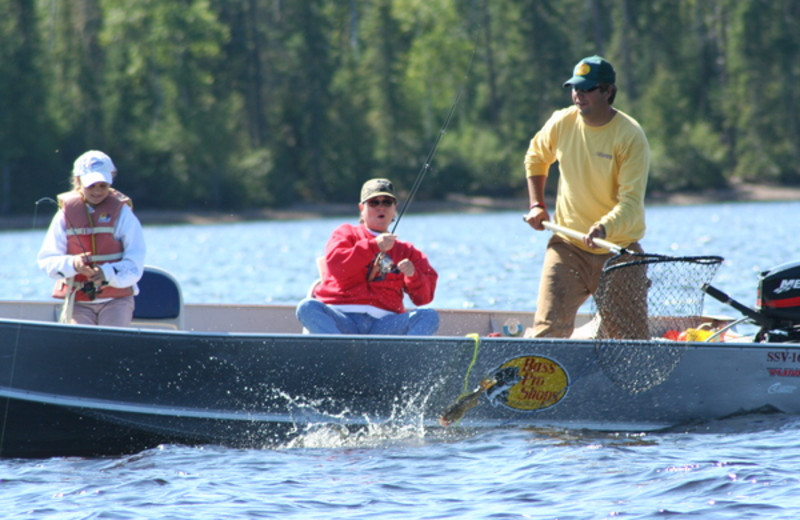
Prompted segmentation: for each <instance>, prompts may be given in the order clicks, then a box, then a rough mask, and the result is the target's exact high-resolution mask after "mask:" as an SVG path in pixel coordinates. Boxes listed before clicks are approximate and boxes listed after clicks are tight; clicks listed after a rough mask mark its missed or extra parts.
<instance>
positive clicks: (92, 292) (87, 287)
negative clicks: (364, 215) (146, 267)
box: [33, 197, 97, 300]
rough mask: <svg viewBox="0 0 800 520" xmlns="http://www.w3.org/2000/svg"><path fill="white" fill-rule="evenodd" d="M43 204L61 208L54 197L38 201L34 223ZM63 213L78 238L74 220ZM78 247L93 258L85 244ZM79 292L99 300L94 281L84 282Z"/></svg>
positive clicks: (91, 298) (79, 242)
mask: <svg viewBox="0 0 800 520" xmlns="http://www.w3.org/2000/svg"><path fill="white" fill-rule="evenodd" d="M42 202H49V203H51V204H53V205H55V206H56V207H57V208H58V207H59V205H58V202H57V201H56V200H55V199H53V198H52V197H42V198H41V199H39V200H37V201H36V203H35V206H36V207H35V209H34V214H33V219H34V222H36V215H37V214H38V212H39V204H40V203H42ZM63 213H64V219H65V220H66V222H67V225H69V227H70V229H72V232H73V233H74V234H75V236H78V230H77V228H76V227H75V225H74V224H73V223H72V219H70V218H69V215H67V212H66V211H64V212H63ZM78 245H79V246H80V247H81V251H83V254H84V255H85V256H86V257H87V259H88V257H89V256H91V255H90V253H89V251H87V250H86V248H85V247H83V242H81V241H80V240H78ZM92 265H93V264H92ZM79 290H80V291H82V292H84V293H86V295H87V296H88V297H89V299H90V300H94V299H95V298H97V285H95V283H94V282H93V281H91V280H87V281H86V282H84V283H83V285H82V286H81V288H80V289H79Z"/></svg>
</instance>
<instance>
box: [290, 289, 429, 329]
mask: <svg viewBox="0 0 800 520" xmlns="http://www.w3.org/2000/svg"><path fill="white" fill-rule="evenodd" d="M297 319H298V320H300V323H302V324H303V326H304V327H305V328H306V329H308V331H309V332H311V333H312V334H378V335H408V336H430V335H432V334H434V333H435V332H436V331H437V330H438V329H439V313H437V312H436V311H435V310H433V309H415V310H413V311H410V312H404V313H402V314H389V315H388V316H384V317H383V318H373V317H372V316H370V315H369V314H363V313H359V312H342V311H340V310H337V309H334V308H333V307H330V306H328V305H326V304H324V303H322V302H321V301H319V300H315V299H313V298H306V299H304V300H303V301H301V302H300V303H299V304H298V305H297Z"/></svg>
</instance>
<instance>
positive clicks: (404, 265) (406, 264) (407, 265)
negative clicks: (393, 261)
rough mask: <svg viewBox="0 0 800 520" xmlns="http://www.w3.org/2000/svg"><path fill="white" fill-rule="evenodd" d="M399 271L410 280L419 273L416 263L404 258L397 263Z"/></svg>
mask: <svg viewBox="0 0 800 520" xmlns="http://www.w3.org/2000/svg"><path fill="white" fill-rule="evenodd" d="M397 270H398V271H400V272H401V273H403V274H404V275H406V276H408V277H409V278H411V277H412V276H414V274H416V272H417V270H416V268H415V267H414V263H413V262H412V261H411V260H409V259H408V258H404V259H403V260H400V261H399V262H398V263H397Z"/></svg>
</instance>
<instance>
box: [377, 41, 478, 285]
mask: <svg viewBox="0 0 800 520" xmlns="http://www.w3.org/2000/svg"><path fill="white" fill-rule="evenodd" d="M477 48H478V44H477V37H476V41H475V42H474V43H473V45H472V55H471V56H470V58H469V65H468V66H467V71H466V73H465V74H464V79H463V81H462V82H461V86H460V87H459V89H458V92H457V93H456V97H455V99H454V100H453V104H452V105H450V110H449V111H448V113H447V117H446V118H445V120H444V123H443V124H442V127H441V128H440V129H439V133H438V134H437V135H436V139H435V140H434V141H433V145H432V146H431V149H430V151H429V152H428V156H427V157H426V158H425V162H423V163H422V167H421V168H420V170H419V173H417V177H416V178H415V179H414V183H413V184H412V185H411V189H410V190H409V192H408V197H406V200H405V201H403V206H402V207H401V208H400V212H399V213H398V214H397V216H396V217H395V219H394V224H393V225H392V229H391V230H390V231H389V232H390V233H391V234H394V232H395V230H396V229H397V225H398V224H400V219H401V218H403V215H404V214H405V212H406V209H408V206H409V204H411V201H412V199H413V198H414V195H416V194H417V190H419V187H420V185H421V184H422V180H423V179H424V178H425V175H426V174H427V173H428V170H430V169H431V163H432V162H433V158H434V157H435V156H436V151H437V150H438V149H439V143H440V142H441V141H442V136H443V135H444V134H445V133H446V132H447V127H448V126H450V120H451V119H453V114H454V113H455V111H456V107H457V106H458V102H459V101H461V96H462V95H463V94H464V89H465V88H466V86H467V79H468V78H469V73H470V71H472V64H473V63H474V62H475V52H476V50H477ZM396 269H397V266H395V264H394V261H393V260H392V259H391V257H390V256H389V255H387V254H386V253H385V252H383V251H381V252H380V253H378V255H377V256H376V257H375V261H374V262H373V263H372V268H371V269H370V272H369V274H368V275H367V280H368V281H370V282H371V281H372V280H374V279H375V278H376V277H377V276H378V274H386V273H390V272H392V271H395V270H396ZM395 272H396V271H395Z"/></svg>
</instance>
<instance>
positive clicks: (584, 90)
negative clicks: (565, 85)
mask: <svg viewBox="0 0 800 520" xmlns="http://www.w3.org/2000/svg"><path fill="white" fill-rule="evenodd" d="M599 88H600V86H598V85H595V86H594V87H592V88H575V87H572V90H574V91H575V92H583V93H585V94H588V93H589V92H594V91H595V90H597V89H599Z"/></svg>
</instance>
